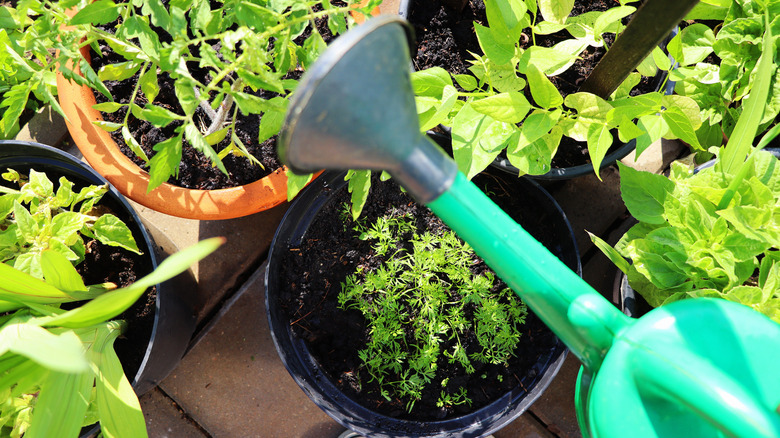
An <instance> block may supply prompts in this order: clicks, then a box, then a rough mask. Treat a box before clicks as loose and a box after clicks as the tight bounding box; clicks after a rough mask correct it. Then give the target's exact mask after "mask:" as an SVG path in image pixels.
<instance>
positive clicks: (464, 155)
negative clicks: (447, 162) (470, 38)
mask: <svg viewBox="0 0 780 438" xmlns="http://www.w3.org/2000/svg"><path fill="white" fill-rule="evenodd" d="M651 1H652V0H651ZM620 3H621V4H620V5H618V6H615V7H610V8H607V9H604V8H603V7H602V8H600V9H602V10H592V11H589V12H584V13H583V8H584V7H586V6H585V5H584V4H580V3H576V4H575V2H555V1H539V2H525V1H519V0H496V1H486V2H485V5H484V18H483V19H482V21H481V22H476V21H475V23H474V30H475V35H476V39H477V41H476V43H477V46H478V47H477V49H478V50H474V49H469V50H470V53H471V56H472V57H471V59H469V60H468V61H467V62H466V66H467V70H466V71H464V72H448V71H445V70H444V69H442V68H437V67H431V68H428V69H425V70H421V71H418V72H416V73H415V74H414V75H413V76H414V87H415V92H416V94H417V102H418V110H419V112H420V117H421V121H422V123H421V125H422V126H421V127H422V128H427V129H430V128H432V127H434V126H436V125H438V124H442V125H444V126H445V127H449V128H451V134H452V138H453V152H454V158H455V160H456V161H457V162H458V165H459V168H460V170H461V171H463V172H464V173H465V174H467V175H468V176H473V175H475V174H476V173H478V172H480V171H481V170H482V169H484V168H486V167H487V166H488V165H490V164H491V163H494V162H495V161H496V160H497V159H499V158H500V159H499V161H500V162H501V163H504V164H505V165H510V166H509V167H507V166H504V168H505V169H510V168H511V169H512V170H511V172H512V173H515V174H520V175H523V174H529V175H536V176H538V177H539V178H543V179H560V178H571V177H574V176H579V175H582V174H585V173H589V172H593V171H595V172H596V174H597V175H598V170H599V168H600V167H602V166H604V165H608V164H610V163H611V162H614V161H615V160H617V159H618V158H621V157H622V156H624V155H626V154H627V153H628V152H629V151H630V150H631V149H632V148H633V147H636V149H637V152H639V153H641V152H642V151H643V150H644V149H645V148H646V147H648V146H649V145H650V144H651V143H652V142H654V141H656V140H658V139H660V138H682V139H684V140H686V141H689V142H690V144H692V145H694V146H698V143H697V142H696V139H695V138H694V137H695V136H694V135H693V132H694V131H695V129H696V128H698V127H699V125H700V121H699V115H698V114H697V111H698V107H697V106H696V105H695V103H694V101H693V100H691V99H690V98H687V97H682V96H673V95H663V94H662V93H661V92H659V91H658V90H663V89H665V85H666V81H667V78H666V75H665V74H664V75H661V76H659V79H658V82H656V84H655V87H653V86H650V87H649V89H648V88H645V89H644V90H643V91H639V89H638V88H636V86H637V85H638V84H639V83H640V81H644V82H647V81H648V78H651V77H653V76H655V75H656V73H657V72H658V71H659V70H663V71H665V70H668V69H669V68H670V66H671V61H670V59H669V58H668V57H667V55H666V54H664V52H663V51H662V49H661V48H657V49H656V50H655V51H653V53H652V55H651V56H649V57H648V58H647V59H646V60H645V61H644V62H642V63H641V64H640V65H639V66H638V67H637V71H636V72H634V73H632V74H631V75H630V76H629V77H628V79H626V80H625V81H624V82H623V84H622V85H621V86H620V87H619V88H618V89H617V90H616V91H615V92H614V93H613V94H612V95H611V96H604V97H603V98H602V97H599V96H596V95H594V94H592V93H586V92H580V91H579V84H580V82H581V81H582V80H583V79H584V78H585V77H587V75H588V74H589V72H590V69H592V68H593V66H595V64H596V63H597V62H598V59H599V58H600V56H601V55H602V54H603V53H604V52H605V51H606V50H608V47H609V45H610V44H611V43H612V41H614V39H615V35H618V38H619V35H620V33H621V31H622V29H624V28H625V25H624V23H623V20H624V19H625V18H626V17H628V16H629V15H630V14H631V13H633V12H634V11H635V10H636V7H635V6H633V5H632V4H635V3H636V2H620ZM575 5H576V8H577V9H576V10H575V9H573V8H575ZM479 12H480V11H479V10H477V13H479ZM478 52H479V53H478ZM643 77H644V79H643ZM526 122H527V123H526ZM618 140H619V141H618ZM623 143H627V144H628V143H630V146H628V147H624V148H622V149H621V152H620V153H615V148H614V147H613V145H616V144H623ZM562 144H566V145H568V146H561V148H559V145H562ZM570 147H571V148H572V151H574V150H575V149H574V148H577V150H579V151H580V152H574V155H579V156H580V157H582V156H583V154H586V155H587V156H588V157H589V158H588V162H587V163H582V166H581V167H577V168H576V169H574V168H572V170H569V171H567V170H561V169H562V168H563V167H565V166H577V165H576V164H571V165H563V166H560V167H561V169H553V166H552V164H551V163H552V160H553V157H555V156H556V154H557V156H558V160H559V161H561V160H563V155H564V149H567V148H570ZM586 150H587V151H586ZM607 155H609V159H605V158H606V156H607Z"/></svg>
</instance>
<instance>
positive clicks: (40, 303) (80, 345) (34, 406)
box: [0, 238, 223, 438]
mask: <svg viewBox="0 0 780 438" xmlns="http://www.w3.org/2000/svg"><path fill="white" fill-rule="evenodd" d="M222 241H223V240H222V239H221V238H212V239H208V240H204V241H202V242H200V243H198V244H196V245H194V246H192V247H190V248H188V249H186V250H184V251H181V252H179V253H177V254H174V255H172V256H170V257H169V258H167V259H166V260H165V261H163V262H162V263H161V264H160V265H159V266H158V268H157V269H156V270H155V271H154V272H152V273H151V274H149V275H147V276H146V277H143V278H141V279H140V280H138V281H136V282H135V283H133V284H132V285H130V286H127V287H125V288H121V289H115V290H112V291H109V292H105V293H103V294H100V295H98V296H97V297H95V298H93V299H92V300H90V301H88V302H86V303H85V304H83V305H81V306H79V307H76V308H74V309H72V310H67V311H65V310H63V309H60V308H59V303H65V302H69V301H75V300H77V299H79V297H80V295H82V294H83V293H84V292H86V291H87V290H89V289H90V287H89V286H85V285H84V283H83V281H82V279H81V277H80V276H79V274H78V273H77V272H76V270H75V268H73V266H72V265H71V263H70V262H69V261H68V260H67V259H66V258H65V256H63V255H62V254H61V253H59V252H57V251H55V250H51V249H49V250H45V251H43V252H42V254H41V267H42V270H43V277H44V279H43V280H42V279H38V278H35V277H33V276H31V275H29V274H27V273H24V272H22V271H19V270H17V269H14V268H12V267H11V266H9V265H7V264H3V263H0V278H2V279H3V281H2V284H1V285H0V299H2V300H3V301H4V302H8V303H14V308H13V309H9V310H10V311H9V312H7V313H6V314H4V315H3V316H0V346H1V347H0V433H2V434H3V436H12V437H15V436H21V435H22V434H23V435H24V436H25V437H26V438H31V437H50V436H61V437H75V436H78V433H79V431H80V429H81V427H83V426H87V425H90V424H93V423H95V422H97V421H99V422H100V425H101V429H102V432H103V434H104V435H105V436H116V437H134V438H135V437H143V436H146V423H145V421H144V417H143V414H142V413H141V408H140V405H139V403H138V398H137V397H136V395H135V393H134V392H133V389H132V387H131V385H130V382H129V381H128V380H127V377H126V376H125V375H124V372H123V371H122V365H121V363H120V362H119V359H118V358H117V356H116V353H115V352H114V349H113V342H114V340H115V339H116V338H117V336H119V335H120V334H121V333H122V332H123V331H124V330H125V328H126V324H125V323H124V322H123V321H119V320H117V321H110V319H111V318H114V317H116V316H117V315H119V314H120V313H122V312H123V311H124V310H125V309H127V308H128V307H130V306H131V305H132V304H133V303H134V302H135V301H136V300H137V299H138V298H139V297H140V296H141V295H142V294H143V293H144V292H145V291H146V290H147V289H148V288H149V287H151V286H153V285H155V284H158V283H160V282H162V281H165V280H167V279H169V278H172V277H174V276H176V275H178V274H179V273H181V272H183V271H185V270H186V269H187V268H188V267H189V266H190V265H191V264H192V263H195V262H197V261H198V260H200V259H202V258H204V257H205V256H207V255H208V254H209V253H211V252H212V251H214V250H215V249H216V248H217V247H218V246H219V245H220V244H221V243H222Z"/></svg>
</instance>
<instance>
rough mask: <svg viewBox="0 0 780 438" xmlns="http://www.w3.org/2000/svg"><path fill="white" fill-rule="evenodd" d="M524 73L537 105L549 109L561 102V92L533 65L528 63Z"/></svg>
mask: <svg viewBox="0 0 780 438" xmlns="http://www.w3.org/2000/svg"><path fill="white" fill-rule="evenodd" d="M526 75H527V76H526V77H527V78H528V86H529V88H530V89H531V95H532V96H533V98H534V101H536V104H537V105H539V106H541V107H542V108H547V109H550V108H553V107H558V106H560V105H561V104H563V97H562V96H561V93H560V92H559V91H558V89H557V88H555V85H553V83H552V82H550V80H549V79H548V78H547V76H546V75H545V74H544V73H542V72H541V71H540V70H539V69H538V68H537V67H536V66H535V65H533V64H528V68H527V70H526Z"/></svg>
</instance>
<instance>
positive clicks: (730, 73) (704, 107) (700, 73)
mask: <svg viewBox="0 0 780 438" xmlns="http://www.w3.org/2000/svg"><path fill="white" fill-rule="evenodd" d="M706 3H710V4H708V5H703V8H702V11H709V12H711V13H713V14H715V16H708V15H707V14H704V15H703V16H694V17H693V18H701V19H710V20H712V19H715V20H718V21H719V23H717V24H716V25H714V26H712V27H708V26H706V25H704V24H701V23H695V24H692V25H690V26H688V27H686V28H684V29H683V30H682V31H681V32H680V33H679V34H678V35H677V36H676V37H675V38H673V39H672V41H671V42H670V43H669V46H668V49H669V53H670V54H671V55H672V56H673V57H674V58H675V59H676V60H677V61H678V63H679V67H677V68H675V69H674V70H672V72H671V78H672V80H675V81H677V83H676V85H675V92H676V93H677V94H679V95H682V96H687V97H690V98H691V99H693V100H694V101H695V102H696V103H697V104H698V107H699V109H700V112H701V119H702V122H703V123H702V126H701V127H700V128H699V129H698V130H697V137H698V139H699V140H700V142H701V144H702V145H703V146H704V147H705V148H707V147H712V146H721V144H723V142H724V138H730V137H732V135H733V134H732V130H733V129H734V123H735V121H736V120H737V119H738V118H739V114H740V113H741V112H742V110H743V106H744V104H743V100H744V99H745V98H746V97H747V96H749V95H750V93H751V90H752V89H753V87H754V86H755V85H754V83H753V77H754V76H755V74H754V70H755V68H756V65H757V63H758V59H759V56H760V55H761V53H762V52H764V53H769V52H766V51H764V50H763V44H764V43H763V38H762V36H763V35H764V31H765V29H767V28H771V29H772V31H773V34H774V35H777V34H778V33H780V21H778V20H776V19H775V18H776V16H777V13H778V12H780V5H779V4H778V2H776V1H769V2H759V1H753V0H735V1H733V2H706ZM764 12H768V13H769V14H770V17H771V20H770V21H768V22H767V21H765V20H764V18H763V15H764ZM711 55H714V56H716V57H717V58H715V59H716V61H710V60H708V59H707V58H708V57H709V56H711ZM773 56H774V60H773V61H774V63H775V64H776V63H778V62H780V54H778V53H774V55H773ZM770 89H771V90H772V92H771V93H770V94H769V98H768V100H767V102H766V106H765V109H764V115H763V117H762V118H761V128H760V130H761V131H763V130H764V129H766V127H767V126H769V125H770V124H774V120H775V118H776V117H777V115H778V114H780V72H778V71H776V72H775V73H774V74H773V75H772V77H771V79H770Z"/></svg>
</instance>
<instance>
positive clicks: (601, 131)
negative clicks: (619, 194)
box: [588, 123, 612, 179]
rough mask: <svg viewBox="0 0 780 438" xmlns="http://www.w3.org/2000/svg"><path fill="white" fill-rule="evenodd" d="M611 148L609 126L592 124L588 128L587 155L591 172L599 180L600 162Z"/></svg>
mask: <svg viewBox="0 0 780 438" xmlns="http://www.w3.org/2000/svg"><path fill="white" fill-rule="evenodd" d="M611 146H612V134H610V132H609V126H607V125H606V124H596V123H594V124H592V125H590V127H589V128H588V154H589V155H590V160H591V163H592V164H593V170H594V171H595V173H596V176H597V177H598V178H599V179H601V176H600V175H599V169H600V168H601V161H602V160H603V159H604V156H606V155H607V150H609V148H610V147H611Z"/></svg>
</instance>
